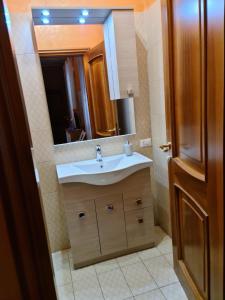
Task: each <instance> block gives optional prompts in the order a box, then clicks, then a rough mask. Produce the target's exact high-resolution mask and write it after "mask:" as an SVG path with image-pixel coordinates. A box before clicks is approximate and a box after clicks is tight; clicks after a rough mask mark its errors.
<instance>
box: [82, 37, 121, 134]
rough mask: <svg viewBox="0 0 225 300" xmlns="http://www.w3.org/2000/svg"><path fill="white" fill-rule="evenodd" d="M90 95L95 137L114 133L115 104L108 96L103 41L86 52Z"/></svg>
mask: <svg viewBox="0 0 225 300" xmlns="http://www.w3.org/2000/svg"><path fill="white" fill-rule="evenodd" d="M88 56H89V59H88V65H89V68H88V69H89V78H90V86H91V97H89V98H90V99H89V103H90V107H91V112H92V113H91V115H92V119H93V123H94V128H95V137H96V138H97V137H110V136H114V135H116V132H117V131H116V105H115V102H114V101H111V100H110V97H109V84H108V75H107V69H106V58H105V46H104V42H102V43H100V44H99V45H97V46H96V47H95V48H93V49H91V50H90V51H89V53H88Z"/></svg>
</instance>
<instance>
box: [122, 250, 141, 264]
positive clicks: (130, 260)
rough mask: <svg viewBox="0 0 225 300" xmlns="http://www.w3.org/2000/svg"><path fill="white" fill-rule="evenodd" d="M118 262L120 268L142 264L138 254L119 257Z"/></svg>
mask: <svg viewBox="0 0 225 300" xmlns="http://www.w3.org/2000/svg"><path fill="white" fill-rule="evenodd" d="M117 262H118V264H119V266H120V267H124V266H128V265H131V264H135V263H138V262H141V260H140V258H139V256H138V254H137V253H133V254H129V255H125V256H121V257H118V258H117Z"/></svg>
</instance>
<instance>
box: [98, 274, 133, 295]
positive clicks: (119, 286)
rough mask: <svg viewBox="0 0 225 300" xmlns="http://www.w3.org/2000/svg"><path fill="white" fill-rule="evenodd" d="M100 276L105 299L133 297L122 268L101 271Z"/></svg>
mask: <svg viewBox="0 0 225 300" xmlns="http://www.w3.org/2000/svg"><path fill="white" fill-rule="evenodd" d="M98 278H99V282H100V285H101V288H102V291H103V295H104V298H105V300H123V299H126V298H129V297H132V294H131V291H130V289H129V288H128V285H127V283H126V281H125V279H124V276H123V273H122V271H121V270H120V269H116V270H112V271H109V272H105V273H101V274H99V276H98Z"/></svg>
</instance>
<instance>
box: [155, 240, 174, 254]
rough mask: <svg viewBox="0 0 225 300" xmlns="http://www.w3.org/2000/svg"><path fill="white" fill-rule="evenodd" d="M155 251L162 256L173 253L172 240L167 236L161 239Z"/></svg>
mask: <svg viewBox="0 0 225 300" xmlns="http://www.w3.org/2000/svg"><path fill="white" fill-rule="evenodd" d="M157 249H158V250H159V251H160V252H161V253H162V254H168V253H171V252H173V247H172V240H171V238H170V237H169V236H166V237H164V238H163V240H162V241H161V242H160V243H159V244H158V245H157Z"/></svg>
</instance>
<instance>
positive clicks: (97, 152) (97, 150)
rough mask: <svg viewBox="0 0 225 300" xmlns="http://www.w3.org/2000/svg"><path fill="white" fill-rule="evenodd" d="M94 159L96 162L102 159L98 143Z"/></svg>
mask: <svg viewBox="0 0 225 300" xmlns="http://www.w3.org/2000/svg"><path fill="white" fill-rule="evenodd" d="M96 160H97V161H98V162H101V161H102V150H101V146H100V145H97V146H96Z"/></svg>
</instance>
